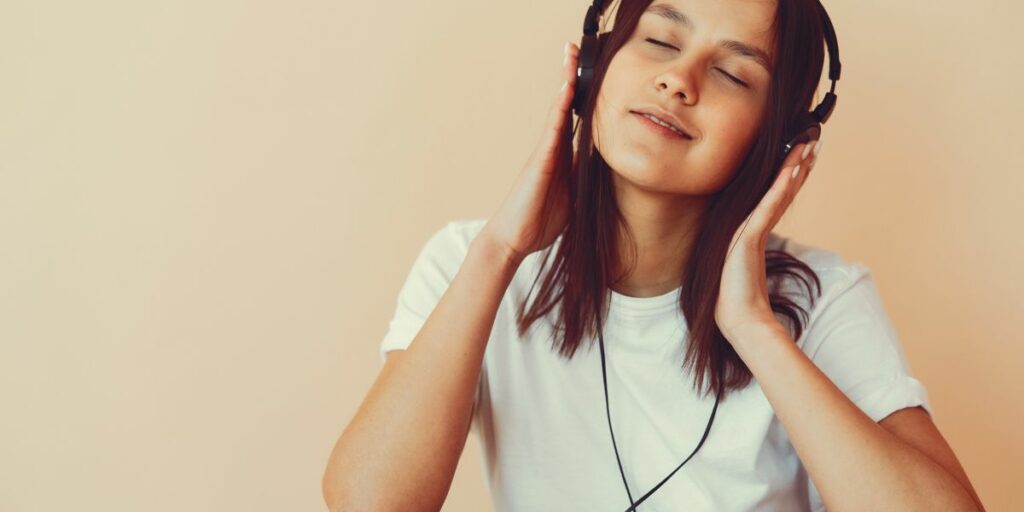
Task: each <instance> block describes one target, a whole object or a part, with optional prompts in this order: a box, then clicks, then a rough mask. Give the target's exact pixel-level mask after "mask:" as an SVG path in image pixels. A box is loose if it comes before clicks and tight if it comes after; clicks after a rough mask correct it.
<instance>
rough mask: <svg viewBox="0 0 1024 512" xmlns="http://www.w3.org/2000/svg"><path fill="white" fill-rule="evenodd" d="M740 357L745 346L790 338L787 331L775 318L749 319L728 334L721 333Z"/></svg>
mask: <svg viewBox="0 0 1024 512" xmlns="http://www.w3.org/2000/svg"><path fill="white" fill-rule="evenodd" d="M722 334H723V335H724V336H725V337H726V339H727V340H729V343H730V344H731V345H732V346H733V347H734V348H735V349H736V352H737V353H739V354H740V356H741V357H742V353H743V352H744V350H745V349H746V347H748V346H750V345H756V344H764V343H773V342H777V341H781V340H791V339H792V336H790V334H789V331H787V330H786V328H785V327H784V326H783V325H782V324H781V323H779V321H778V320H776V319H774V318H773V319H771V320H764V321H751V322H747V323H745V324H743V325H742V326H739V327H738V328H736V329H735V330H733V331H732V332H730V333H729V334H725V333H722Z"/></svg>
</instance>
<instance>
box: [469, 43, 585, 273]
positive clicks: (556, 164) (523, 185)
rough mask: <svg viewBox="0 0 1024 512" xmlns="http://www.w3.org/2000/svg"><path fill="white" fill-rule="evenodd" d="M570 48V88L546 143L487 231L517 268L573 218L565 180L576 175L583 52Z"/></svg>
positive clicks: (548, 126) (566, 65)
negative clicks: (575, 120)
mask: <svg viewBox="0 0 1024 512" xmlns="http://www.w3.org/2000/svg"><path fill="white" fill-rule="evenodd" d="M565 49H566V53H565V55H564V62H563V65H562V76H563V77H564V78H565V82H564V86H563V87H562V89H561V90H560V91H559V93H558V95H557V96H556V97H555V99H554V101H553V102H552V104H551V107H550V110H549V112H548V117H547V121H546V122H545V126H544V132H543V134H542V136H541V138H540V141H539V142H538V144H537V147H536V148H534V150H533V153H532V154H531V155H530V157H529V159H527V161H526V164H525V165H524V166H523V169H522V170H521V171H520V172H519V176H518V178H517V179H516V182H515V184H514V186H513V187H512V190H511V191H510V192H509V193H508V195H506V196H505V199H504V201H502V203H501V206H500V207H499V208H498V210H497V211H496V212H495V213H494V214H493V215H492V216H491V218H490V219H489V220H488V221H487V224H486V225H485V226H484V229H483V231H482V232H481V234H483V235H485V236H488V237H490V239H491V241H492V242H497V243H498V244H499V245H500V246H501V247H502V249H503V250H504V251H506V254H507V256H508V258H509V260H510V261H512V262H513V263H515V264H518V263H521V262H522V260H523V259H524V258H526V256H528V255H529V254H530V253H533V252H535V251H539V250H541V249H544V248H546V247H547V246H549V245H551V243H552V242H554V240H555V238H557V237H558V235H559V234H560V233H561V232H562V231H563V230H564V229H565V225H566V221H567V219H568V207H569V205H568V203H569V200H568V190H566V186H565V183H567V182H569V180H565V179H564V178H565V177H566V175H567V174H568V173H570V172H572V169H571V166H572V161H573V154H572V153H573V149H572V99H573V98H572V97H573V91H574V90H575V86H576V61H577V58H578V56H579V48H577V47H576V45H575V44H571V43H566V46H565ZM545 221H547V222H546V223H545Z"/></svg>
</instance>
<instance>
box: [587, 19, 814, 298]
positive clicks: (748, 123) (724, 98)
mask: <svg viewBox="0 0 1024 512" xmlns="http://www.w3.org/2000/svg"><path fill="white" fill-rule="evenodd" d="M657 4H670V5H672V6H674V7H675V8H676V9H677V10H680V11H682V12H684V13H686V14H687V16H688V17H690V18H691V19H692V20H693V22H694V25H695V27H694V28H693V29H692V30H691V29H686V28H684V27H681V26H679V25H677V24H675V23H673V22H671V21H669V20H667V19H664V18H663V17H661V16H658V15H657V14H654V13H651V12H645V13H644V14H643V15H642V16H641V19H640V21H639V23H638V25H637V27H636V30H635V31H634V32H633V35H632V36H631V38H630V40H629V41H628V42H627V43H626V44H625V45H624V46H623V47H622V48H621V49H620V50H619V51H618V52H617V53H616V54H615V56H614V57H613V59H612V61H611V63H610V64H609V68H608V71H607V73H606V76H605V79H604V82H603V84H602V86H601V90H600V91H599V93H598V99H597V106H596V109H595V113H594V125H595V132H594V139H595V141H594V143H595V145H596V147H597V149H598V151H600V152H601V155H602V156H603V157H604V159H605V161H607V162H608V164H609V166H610V167H611V168H612V170H613V177H612V179H613V183H614V185H615V191H616V197H617V200H618V204H619V207H620V209H621V210H622V213H623V216H624V217H625V219H626V222H627V224H628V225H629V227H630V229H631V230H632V232H633V235H634V238H635V242H636V247H637V252H636V260H635V262H636V266H635V268H634V269H633V270H632V272H630V273H629V274H628V275H625V276H624V277H623V278H622V279H621V280H620V281H619V282H618V283H616V284H615V285H614V286H612V289H614V290H615V291H617V292H619V293H622V294H625V295H630V296H635V297H650V296H655V295H660V294H663V293H667V292H669V291H671V290H673V289H675V288H676V287H678V286H679V282H680V279H681V274H682V269H683V267H684V266H685V261H686V260H687V259H688V257H689V254H690V252H691V248H692V243H693V241H692V236H691V233H692V232H693V231H694V228H695V227H696V226H697V225H699V223H700V222H701V218H702V215H703V212H704V210H705V209H706V207H707V204H708V200H709V199H710V196H712V195H713V194H715V193H717V192H718V191H719V190H721V189H722V188H723V187H724V186H725V185H726V183H728V182H729V180H730V179H731V178H732V177H733V175H734V173H735V171H736V168H737V166H738V165H739V164H740V162H741V161H742V160H743V157H744V155H745V154H746V151H747V150H748V149H749V147H750V146H751V144H752V143H753V141H754V138H755V137H756V134H757V129H758V128H759V126H760V123H761V119H762V117H763V115H764V112H765V109H766V105H767V100H768V85H769V83H770V77H771V75H770V71H769V70H767V69H765V68H764V67H762V66H760V65H759V64H757V63H756V62H755V61H754V60H753V59H750V58H746V57H743V56H740V55H735V54H732V53H730V52H728V51H727V50H725V49H723V48H720V47H718V46H717V44H716V43H717V41H718V40H720V39H735V40H739V41H742V42H745V43H747V44H750V45H752V46H757V47H759V48H761V49H763V50H764V51H765V52H766V53H768V54H769V55H770V56H772V59H773V60H774V55H773V49H772V45H771V44H770V41H771V39H770V38H771V33H770V31H769V29H767V28H766V27H768V26H769V24H770V22H771V20H772V19H773V17H774V15H775V8H776V4H775V2H774V1H765V0H724V1H723V0H688V1H685V2H684V1H681V0H659V1H656V2H654V3H653V4H652V5H657ZM646 38H653V39H655V40H658V41H661V42H664V43H667V44H669V45H671V46H672V47H674V48H667V47H661V46H657V45H655V44H652V43H651V42H648V41H645V39H646ZM723 70H724V71H725V72H726V73H728V74H730V75H732V76H734V77H736V78H738V79H740V80H741V81H743V82H745V83H747V84H748V85H749V88H744V87H742V86H740V85H738V84H736V83H734V82H733V81H731V80H730V79H729V78H728V77H727V76H725V75H724V74H722V71H723ZM646 105H657V106H660V107H661V108H663V109H665V110H668V111H670V112H672V113H674V114H675V115H676V116H677V117H678V118H680V119H682V120H683V121H684V122H687V123H688V124H689V126H690V128H691V130H690V131H691V132H694V133H692V135H694V137H695V138H694V140H689V141H688V140H683V139H675V140H673V139H668V138H664V137H661V136H658V135H657V134H654V133H652V132H651V131H649V130H648V129H647V128H646V127H644V126H643V125H642V124H641V123H640V122H639V120H638V119H636V115H635V114H631V113H630V110H631V109H634V108H639V107H641V106H646ZM798 149H801V150H802V148H798ZM625 236H626V235H625V233H624V232H622V233H621V234H620V243H619V247H620V250H621V251H623V253H622V255H621V258H620V261H622V262H623V267H624V268H620V269H618V273H617V275H621V274H622V273H623V272H625V271H626V270H627V269H628V267H629V266H630V264H631V263H632V262H633V260H632V257H633V254H632V251H631V250H630V247H629V243H628V240H627V239H626V238H625ZM680 255H682V258H680ZM681 263H682V264H681Z"/></svg>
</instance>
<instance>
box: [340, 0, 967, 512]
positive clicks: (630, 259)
mask: <svg viewBox="0 0 1024 512" xmlns="http://www.w3.org/2000/svg"><path fill="white" fill-rule="evenodd" d="M818 8H819V7H818V5H817V3H816V1H815V0H778V1H777V2H776V1H774V0H754V1H751V0H654V2H652V1H651V0H635V1H632V0H625V1H623V2H622V4H621V5H620V6H619V7H618V9H617V11H616V13H615V23H614V24H615V26H614V28H613V29H612V30H611V31H610V32H607V33H605V34H602V46H601V50H600V54H599V58H598V60H597V65H596V67H595V75H594V76H595V81H594V85H593V86H592V87H591V89H590V91H589V93H588V94H587V95H586V97H582V96H581V97H580V98H579V100H580V104H581V105H582V108H581V110H580V112H581V115H580V117H579V119H578V124H577V125H576V126H575V127H573V126H572V123H571V119H572V114H571V109H570V106H571V104H572V102H573V99H574V97H573V95H574V91H575V88H576V87H575V85H576V83H575V82H576V79H577V78H576V66H577V59H578V58H579V55H578V54H579V50H578V48H577V47H576V46H574V45H568V46H567V49H566V50H567V51H566V54H565V61H564V62H563V66H564V75H565V79H566V81H565V83H563V84H562V88H561V90H560V92H559V93H558V94H557V96H556V98H555V100H554V102H553V105H552V107H551V111H550V112H551V113H550V116H549V118H548V121H547V126H546V128H545V130H544V133H543V135H542V137H541V140H540V142H539V144H538V146H537V148H536V150H535V151H534V153H533V154H532V155H531V157H530V158H529V159H528V161H527V162H526V165H525V166H524V167H523V169H522V171H521V173H520V175H519V178H518V180H517V182H516V184H515V186H514V189H513V190H512V191H511V192H510V193H509V194H508V196H507V197H506V198H505V200H504V201H503V203H502V204H501V205H500V207H499V208H498V209H497V211H496V212H495V213H494V214H493V215H492V216H491V217H490V218H487V219H467V220H455V221H452V222H449V223H448V224H447V225H445V226H444V227H443V228H441V229H440V230H439V231H437V232H436V233H435V234H434V235H433V236H432V237H431V238H430V240H429V241H428V242H427V244H426V245H425V247H424V248H423V249H422V251H421V253H420V254H419V257H418V258H417V259H416V261H415V263H414V265H413V267H412V270H411V271H410V273H409V275H408V277H407V279H406V281H405V284H404V285H403V287H402V289H401V291H400V293H399V297H398V302H397V309H396V311H395V316H394V318H393V319H392V321H391V324H390V329H389V331H388V333H387V335H386V336H385V338H384V340H383V341H382V342H381V345H380V350H381V354H382V357H386V359H385V363H384V367H383V369H382V370H381V372H380V375H379V376H378V377H377V380H376V381H375V382H374V384H373V386H372V388H371V389H370V391H369V392H368V394H367V396H366V398H365V400H364V402H363V403H362V405H361V406H360V408H359V410H358V411H357V413H356V415H355V416H354V418H353V419H352V421H351V423H350V424H349V425H348V427H347V428H346V429H345V431H344V432H343V433H342V435H341V437H340V439H339V440H338V443H337V445H336V446H335V448H334V451H333V453H332V455H331V460H330V462H329V464H328V467H327V471H326V472H325V475H324V481H323V489H324V496H325V499H326V500H327V502H328V504H329V506H330V507H331V509H332V510H401V511H414V510H439V509H440V508H441V506H442V503H443V502H444V499H445V497H446V495H447V493H448V489H449V487H450V485H451V481H452V477H453V475H454V472H455V468H456V464H457V463H458V460H459V457H460V454H461V453H462V450H463V447H464V445H465V441H466V437H467V434H468V433H469V432H470V431H472V432H475V433H476V435H478V436H479V439H480V441H481V444H482V446H483V447H484V460H483V462H484V464H485V467H486V473H487V476H488V478H489V482H490V490H491V494H492V497H493V500H494V505H495V508H496V510H498V511H499V512H505V511H541V510H543V511H548V510H558V511H569V510H573V511H575V510H581V511H620V510H626V509H634V510H649V511H676V510H687V511H748V510H771V511H776V510H778V511H792V510H822V509H823V508H825V507H827V508H829V509H832V510H983V509H982V505H981V502H980V500H979V499H978V497H977V495H976V493H975V492H974V489H973V488H972V486H971V484H970V482H969V480H968V478H967V476H966V474H965V473H964V471H963V469H962V468H961V466H960V464H959V463H958V461H957V459H956V456H955V455H954V453H953V452H952V450H951V449H950V448H949V446H948V445H947V444H946V442H945V441H944V440H943V438H942V436H941V434H940V433H939V432H938V430H937V429H936V427H935V425H934V424H933V423H932V419H931V412H932V411H931V406H930V404H929V402H928V397H927V393H926V391H925V389H924V387H923V386H922V385H921V383H920V382H919V381H918V380H917V379H915V378H914V377H913V376H912V375H911V373H910V372H909V367H908V365H907V362H906V360H905V358H904V355H903V352H902V349H901V346H900V342H899V340H898V338H897V336H896V333H895V330H894V329H893V326H892V324H891V322H890V320H889V317H888V316H887V313H886V312H885V310H884V308H883V305H882V302H881V300H880V297H879V294H878V290H877V288H876V287H875V284H874V282H873V280H872V277H871V273H870V272H869V270H868V269H867V268H866V267H865V266H864V265H863V264H861V263H856V262H849V261H846V260H845V259H843V258H842V257H840V256H839V255H837V254H835V253H833V252H830V251H827V250H825V249H820V248H816V247H811V246H808V245H804V244H800V243H797V242H795V241H793V240H789V239H787V238H785V237H782V236H779V235H777V234H775V233H772V232H771V230H772V228H773V227H774V226H775V225H776V224H777V222H778V221H779V219H780V217H781V216H782V215H783V213H784V212H785V211H786V209H787V208H788V207H789V205H791V204H792V202H793V199H794V197H795V195H796V194H797V192H798V191H799V190H800V188H801V186H802V185H803V184H804V183H805V181H806V180H807V179H808V176H809V175H810V173H811V171H812V169H813V168H814V165H815V162H816V160H817V158H818V157H819V155H820V150H821V142H820V141H811V142H810V143H807V144H802V145H798V146H796V147H795V148H793V150H792V151H790V152H789V154H788V155H785V159H784V161H783V162H782V165H781V166H780V165H778V163H777V162H778V161H779V158H780V150H779V149H778V148H780V146H781V144H782V143H783V142H785V141H784V140H783V136H784V135H783V134H784V133H785V127H786V126H787V123H789V122H790V121H792V119H793V118H794V116H796V115H797V114H799V113H801V112H807V110H808V109H809V108H810V107H812V106H813V105H812V99H813V96H814V92H815V90H816V87H817V85H818V78H819V77H820V75H821V71H822V69H823V61H824V57H825V53H824V50H823V42H822V41H823V40H822V34H823V28H822V21H821V19H820V17H819V16H818ZM538 283H540V287H539V289H537V288H536V285H537V284H538ZM812 283H813V285H814V286H812ZM535 291H536V293H534V292H535ZM595 345H596V346H597V349H596V350H595V349H594V346H595ZM712 418H713V419H714V421H713V422H712V421H709V420H711V419H712ZM681 463H683V464H682V465H681ZM684 466H685V467H684ZM652 491H653V492H652Z"/></svg>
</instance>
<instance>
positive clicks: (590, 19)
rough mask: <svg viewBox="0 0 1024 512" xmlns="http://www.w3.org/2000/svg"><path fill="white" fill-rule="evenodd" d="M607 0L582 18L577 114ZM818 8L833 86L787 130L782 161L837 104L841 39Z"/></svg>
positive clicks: (813, 134)
mask: <svg viewBox="0 0 1024 512" xmlns="http://www.w3.org/2000/svg"><path fill="white" fill-rule="evenodd" d="M604 10H605V0H593V4H591V5H590V7H589V8H588V9H587V15H586V17H585V18H584V19H583V40H582V41H581V42H580V52H579V62H578V64H577V67H576V90H575V92H574V93H573V98H572V109H573V111H574V112H575V113H576V115H577V116H578V115H580V110H581V109H582V107H583V100H584V99H585V98H586V96H587V93H588V92H589V90H590V86H591V84H592V83H593V81H594V65H595V64H596V62H597V56H598V54H599V53H600V48H601V43H602V39H601V38H602V36H604V34H598V33H597V31H598V28H599V27H598V23H597V21H598V18H600V17H601V16H603V15H604ZM818 12H819V14H820V15H821V21H822V23H823V25H824V28H825V31H824V32H825V45H826V46H827V47H828V78H829V80H831V82H832V86H831V88H830V89H829V91H828V92H827V93H825V98H824V99H822V100H821V103H819V104H818V106H817V107H815V108H814V110H812V111H810V112H805V113H803V114H801V115H800V117H799V118H798V119H797V120H796V121H795V122H794V123H793V125H792V127H790V128H789V129H787V130H786V137H785V140H786V143H785V145H783V147H782V156H781V157H780V161H781V160H782V159H785V158H786V155H788V154H789V152H790V150H792V149H793V147H795V146H797V145H798V144H801V143H804V142H807V141H809V140H817V139H819V138H820V137H821V125H822V124H823V123H825V122H826V121H828V118H829V117H830V116H831V115H832V110H833V109H835V107H836V99H837V97H836V94H835V91H836V81H838V80H839V71H840V69H841V66H840V63H839V42H838V40H837V39H836V32H835V29H834V28H833V27H832V20H831V19H830V18H829V17H828V13H827V12H825V6H824V5H822V4H821V2H820V1H819V2H818Z"/></svg>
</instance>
